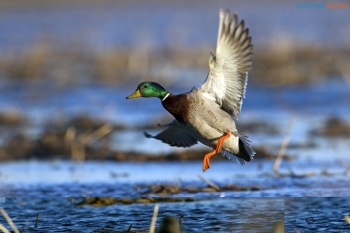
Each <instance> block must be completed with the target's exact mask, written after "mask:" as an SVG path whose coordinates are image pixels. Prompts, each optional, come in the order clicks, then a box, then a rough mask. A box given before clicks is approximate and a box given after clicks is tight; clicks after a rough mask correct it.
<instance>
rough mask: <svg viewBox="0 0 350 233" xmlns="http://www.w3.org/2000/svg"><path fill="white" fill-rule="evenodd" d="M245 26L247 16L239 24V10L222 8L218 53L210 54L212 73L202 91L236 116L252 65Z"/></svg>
mask: <svg viewBox="0 0 350 233" xmlns="http://www.w3.org/2000/svg"><path fill="white" fill-rule="evenodd" d="M248 34H249V30H248V28H246V29H245V28H244V20H242V21H241V22H240V23H239V24H238V19H237V14H236V13H235V14H234V15H233V17H232V18H231V16H230V11H229V10H228V9H227V10H226V12H224V11H223V10H220V23H219V34H218V41H217V47H216V57H215V56H214V55H213V54H211V55H210V58H209V68H210V71H209V74H208V77H207V79H206V80H205V82H204V83H203V85H202V86H201V87H200V89H199V90H200V91H202V92H203V93H204V95H205V96H206V97H207V98H210V99H213V100H215V101H216V103H217V104H218V105H220V107H221V108H222V109H223V110H224V111H226V112H228V113H229V114H230V115H232V116H234V117H236V118H237V117H238V114H239V112H240V111H241V105H242V99H243V98H244V93H245V88H246V85H247V81H248V71H249V70H250V69H251V67H252V56H253V54H252V48H253V45H252V44H251V37H248Z"/></svg>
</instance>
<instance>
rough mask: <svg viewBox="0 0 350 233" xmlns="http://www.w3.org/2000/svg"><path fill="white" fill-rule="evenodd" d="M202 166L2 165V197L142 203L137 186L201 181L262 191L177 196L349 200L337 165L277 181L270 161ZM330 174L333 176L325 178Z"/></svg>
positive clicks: (312, 164) (313, 164)
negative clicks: (123, 199)
mask: <svg viewBox="0 0 350 233" xmlns="http://www.w3.org/2000/svg"><path fill="white" fill-rule="evenodd" d="M201 167H202V166H201V162H200V161H198V162H148V163H127V162H112V161H108V162H107V161H106V162H94V161H87V162H85V163H80V164H79V163H74V162H70V161H53V162H42V161H23V162H7V163H2V164H0V171H1V176H0V184H1V186H0V196H53V197H54V196H116V197H125V196H130V197H140V196H142V193H141V192H139V191H137V189H135V187H136V186H138V185H144V184H155V183H162V182H165V183H168V184H177V185H179V186H181V187H206V186H207V184H206V183H204V182H203V181H202V180H200V179H199V178H198V175H202V176H203V177H205V178H206V179H209V180H210V181H212V182H214V183H215V184H217V185H219V186H225V185H227V184H234V185H239V186H243V187H252V186H259V188H260V190H258V191H222V192H215V193H206V192H199V193H187V192H182V193H178V194H174V196H192V197H198V198H203V197H211V198H218V197H220V196H225V197H283V196H293V197H301V196H320V197H332V196H348V194H349V192H350V181H349V178H348V176H346V175H344V173H343V172H344V171H345V167H343V166H342V165H341V164H340V162H339V161H335V162H329V161H327V160H326V161H323V162H322V161H312V160H311V161H309V160H306V161H302V160H300V161H292V162H283V163H282V165H281V168H280V171H281V172H282V173H288V172H289V170H292V171H293V172H294V173H296V174H297V175H302V174H306V173H310V172H314V173H315V174H314V176H310V177H304V178H293V177H290V176H287V177H276V176H275V175H274V174H273V172H272V161H263V160H262V161H258V160H257V161H254V162H252V163H250V164H248V165H246V166H244V167H242V166H241V165H238V164H234V163H232V162H230V161H220V162H214V161H213V162H212V163H211V168H210V169H209V170H208V171H207V172H205V173H203V172H202V171H201ZM322 171H327V173H329V174H330V175H329V176H328V175H324V174H323V173H322Z"/></svg>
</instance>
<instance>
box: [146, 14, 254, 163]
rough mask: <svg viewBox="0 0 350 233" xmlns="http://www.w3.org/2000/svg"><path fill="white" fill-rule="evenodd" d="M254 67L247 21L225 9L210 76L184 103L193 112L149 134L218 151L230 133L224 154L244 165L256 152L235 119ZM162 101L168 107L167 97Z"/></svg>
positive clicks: (173, 144) (211, 62)
mask: <svg viewBox="0 0 350 233" xmlns="http://www.w3.org/2000/svg"><path fill="white" fill-rule="evenodd" d="M251 66H252V44H251V37H248V29H244V21H241V22H240V23H239V24H238V20H237V15H236V14H234V16H233V17H232V18H231V16H230V12H229V10H226V13H224V12H223V11H222V10H221V11H220V23H219V33H218V42H217V49H216V56H214V55H213V54H210V57H209V68H210V70H209V73H208V76H207V78H206V80H205V82H204V84H203V85H202V86H201V87H200V88H199V89H193V90H192V91H190V92H188V93H186V94H185V95H186V99H185V101H183V100H182V101H183V102H184V103H186V104H187V105H186V106H185V105H184V106H183V107H184V108H188V109H189V110H188V111H187V112H186V114H184V117H183V119H181V122H179V121H177V120H174V121H172V122H171V123H169V124H167V125H165V126H167V127H168V128H167V129H165V130H164V131H163V132H161V133H159V134H158V135H156V136H151V135H149V134H147V133H145V135H146V136H147V137H153V138H156V139H158V140H161V141H163V142H164V143H167V144H169V145H171V146H179V147H189V146H192V145H194V144H196V143H197V141H199V142H201V143H203V144H204V145H207V146H209V147H212V148H215V146H216V144H217V142H218V139H219V138H220V137H222V136H223V135H224V133H225V132H230V134H231V136H230V137H229V138H228V139H226V140H225V141H224V143H223V146H222V152H221V153H222V154H223V155H225V156H226V157H228V158H229V159H230V160H233V161H236V162H238V163H240V164H245V163H246V162H249V161H250V160H251V159H253V157H254V154H255V152H254V150H253V149H252V147H251V146H250V145H249V143H250V141H249V140H248V138H247V137H246V136H244V135H241V134H239V133H238V131H237V129H236V125H235V122H234V121H233V117H235V118H238V114H239V113H240V111H241V106H242V100H243V98H244V94H245V89H246V85H247V81H248V71H249V70H250V69H251ZM169 98H170V97H169ZM162 101H163V106H165V108H166V105H165V101H166V98H164V99H163V100H162ZM168 111H169V110H168ZM170 112H171V111H170ZM173 115H174V114H173Z"/></svg>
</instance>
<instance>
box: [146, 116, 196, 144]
mask: <svg viewBox="0 0 350 233" xmlns="http://www.w3.org/2000/svg"><path fill="white" fill-rule="evenodd" d="M158 125H159V124H158ZM159 126H167V127H168V128H167V129H165V130H164V131H162V132H160V133H159V134H157V135H156V136H152V135H150V134H148V133H146V132H144V134H145V136H146V137H147V138H155V139H158V140H160V141H162V142H164V143H166V144H169V145H170V146H177V147H190V146H193V145H194V144H197V139H196V138H194V137H193V136H192V135H191V134H190V133H189V131H188V129H187V128H186V126H184V125H182V124H181V123H179V122H178V121H176V120H173V121H172V122H170V123H169V124H166V125H159Z"/></svg>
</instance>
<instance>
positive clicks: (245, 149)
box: [221, 134, 256, 165]
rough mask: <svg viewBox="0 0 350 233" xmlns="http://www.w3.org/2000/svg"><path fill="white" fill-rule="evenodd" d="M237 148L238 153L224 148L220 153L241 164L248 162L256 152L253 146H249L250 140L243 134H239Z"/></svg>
mask: <svg viewBox="0 0 350 233" xmlns="http://www.w3.org/2000/svg"><path fill="white" fill-rule="evenodd" d="M238 148H239V149H238V155H235V154H233V153H231V152H228V151H225V150H223V151H222V152H221V153H222V155H224V156H226V157H227V158H228V159H229V160H232V161H234V162H236V163H239V164H241V165H245V164H246V163H247V162H250V161H251V160H252V159H253V158H254V155H255V154H256V153H255V151H254V150H253V148H252V147H251V146H250V140H249V139H248V137H247V136H245V135H243V134H239V140H238Z"/></svg>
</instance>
